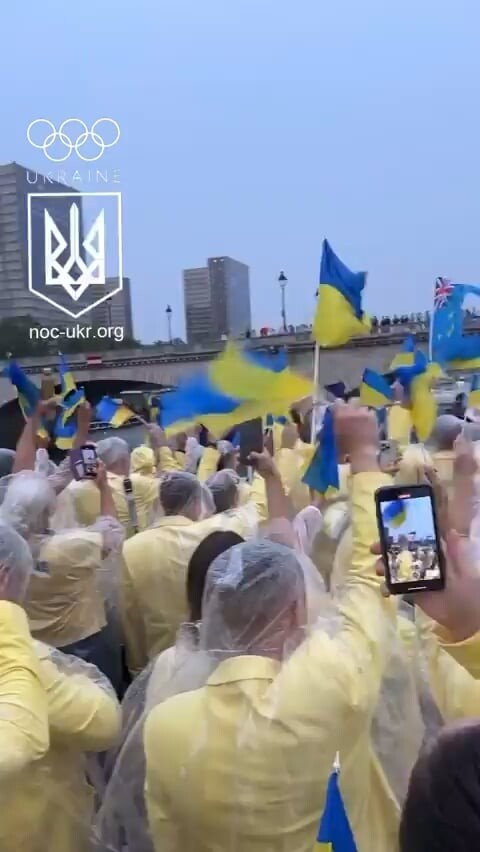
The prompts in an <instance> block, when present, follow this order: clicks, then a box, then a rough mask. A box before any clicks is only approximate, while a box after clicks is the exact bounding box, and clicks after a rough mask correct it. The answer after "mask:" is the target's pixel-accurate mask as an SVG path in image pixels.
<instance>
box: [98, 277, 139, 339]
mask: <svg viewBox="0 0 480 852" xmlns="http://www.w3.org/2000/svg"><path fill="white" fill-rule="evenodd" d="M117 281H118V278H106V279H105V285H100V284H92V285H91V287H90V288H89V293H90V300H93V299H94V298H95V297H96V298H101V296H102V295H103V293H104V292H105V287H106V288H107V289H110V288H113V287H115V286H116V284H117ZM122 282H123V284H122V289H121V290H120V292H119V293H115V295H113V296H111V297H110V298H109V299H107V300H106V301H105V302H102V303H101V304H100V305H97V307H96V308H93V309H92V311H90V313H89V314H88V315H87V316H88V322H89V323H90V324H91V325H93V326H99V325H101V326H105V327H110V328H111V327H112V326H116V327H118V326H121V327H122V328H123V336H124V339H125V340H126V339H129V340H132V339H133V337H134V334H133V315H132V299H131V294H130V278H125V277H124V278H122ZM97 293H98V296H97Z"/></svg>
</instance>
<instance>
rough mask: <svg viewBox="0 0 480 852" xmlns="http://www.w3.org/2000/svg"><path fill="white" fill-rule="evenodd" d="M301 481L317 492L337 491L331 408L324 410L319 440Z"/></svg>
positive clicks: (336, 465) (336, 462)
mask: <svg viewBox="0 0 480 852" xmlns="http://www.w3.org/2000/svg"><path fill="white" fill-rule="evenodd" d="M302 482H304V483H305V485H308V487H309V488H311V489H312V490H313V491H318V493H319V494H327V493H329V492H330V491H331V490H334V491H338V490H339V488H340V477H339V473H338V453H337V442H336V438H335V425H334V420H333V412H332V410H331V408H327V410H326V412H325V416H324V418H323V424H322V430H321V432H320V441H319V443H318V445H317V447H316V449H315V452H314V454H313V456H312V458H311V460H310V462H309V463H308V466H307V468H306V470H305V473H304V474H303V477H302Z"/></svg>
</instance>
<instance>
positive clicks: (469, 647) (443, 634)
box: [436, 626, 480, 680]
mask: <svg viewBox="0 0 480 852" xmlns="http://www.w3.org/2000/svg"><path fill="white" fill-rule="evenodd" d="M436 634H437V636H438V639H439V642H440V646H441V647H442V648H443V649H444V651H446V652H447V654H450V656H451V657H453V659H454V660H456V661H457V663H459V664H460V665H461V666H463V668H464V669H466V670H467V672H469V674H471V675H472V677H474V678H475V680H480V632H479V633H475V635H474V636H471V637H470V639H465V641H464V642H453V640H452V637H451V636H450V635H449V634H448V632H447V631H446V630H443V628H440V627H438V626H437V627H436Z"/></svg>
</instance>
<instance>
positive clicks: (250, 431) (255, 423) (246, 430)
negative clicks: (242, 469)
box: [238, 417, 263, 465]
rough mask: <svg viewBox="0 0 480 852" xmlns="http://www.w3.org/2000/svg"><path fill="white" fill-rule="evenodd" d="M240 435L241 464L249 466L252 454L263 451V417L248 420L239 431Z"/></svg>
mask: <svg viewBox="0 0 480 852" xmlns="http://www.w3.org/2000/svg"><path fill="white" fill-rule="evenodd" d="M238 431H239V433H240V462H241V464H244V465H248V464H250V462H249V460H248V459H249V456H250V453H261V452H262V451H263V422H262V418H261V417H257V418H256V419H255V420H247V421H246V422H245V423H242V424H241V425H240V426H239V429H238Z"/></svg>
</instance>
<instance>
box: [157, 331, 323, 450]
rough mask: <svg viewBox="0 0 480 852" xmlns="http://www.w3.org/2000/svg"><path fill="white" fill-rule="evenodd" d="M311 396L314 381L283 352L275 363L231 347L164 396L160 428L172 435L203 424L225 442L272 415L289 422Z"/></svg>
mask: <svg viewBox="0 0 480 852" xmlns="http://www.w3.org/2000/svg"><path fill="white" fill-rule="evenodd" d="M311 392H312V382H311V380H310V379H305V378H304V377H303V376H301V375H299V374H297V373H295V372H294V371H292V370H290V369H289V367H288V366H287V361H286V354H285V353H284V352H280V353H278V355H276V356H273V357H272V356H270V354H267V353H256V352H251V351H250V352H248V351H243V350H241V349H239V348H238V347H237V346H235V345H234V344H233V343H228V344H227V346H226V347H225V350H224V352H223V353H222V354H221V355H220V356H219V357H218V358H217V359H216V360H215V361H214V362H213V363H212V364H211V366H210V367H209V369H208V370H207V371H204V372H199V373H196V374H194V375H193V376H190V377H188V378H187V379H183V380H181V381H180V383H179V385H178V387H177V388H176V389H175V390H173V391H169V392H168V393H165V394H162V400H161V402H162V405H161V410H160V412H159V415H158V422H159V423H160V425H161V426H162V427H163V428H164V429H165V430H166V431H167V433H168V432H172V431H173V430H174V429H175V430H176V431H178V430H179V429H185V428H188V427H189V426H191V425H194V424H195V423H203V425H204V426H205V427H206V428H208V430H209V431H210V432H212V434H214V435H215V436H217V437H221V435H223V434H224V433H225V432H227V431H228V430H229V429H232V428H233V427H235V426H237V425H238V424H240V423H243V422H244V421H246V420H253V419H254V418H256V417H265V416H266V415H267V414H271V416H272V417H273V418H276V417H284V416H285V412H286V411H287V410H288V409H289V407H290V406H291V405H292V404H293V403H294V402H297V401H298V400H300V399H303V398H304V397H305V396H309V395H310V394H311Z"/></svg>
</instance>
